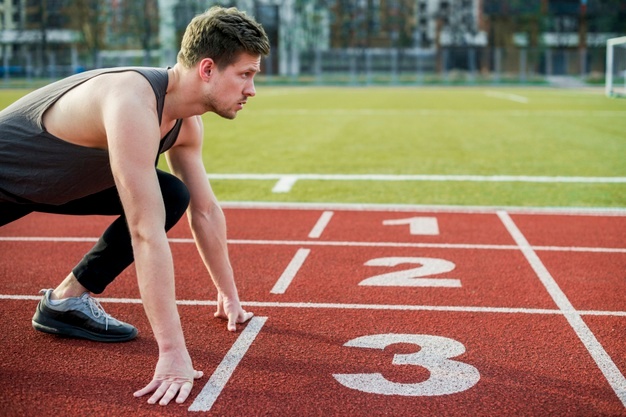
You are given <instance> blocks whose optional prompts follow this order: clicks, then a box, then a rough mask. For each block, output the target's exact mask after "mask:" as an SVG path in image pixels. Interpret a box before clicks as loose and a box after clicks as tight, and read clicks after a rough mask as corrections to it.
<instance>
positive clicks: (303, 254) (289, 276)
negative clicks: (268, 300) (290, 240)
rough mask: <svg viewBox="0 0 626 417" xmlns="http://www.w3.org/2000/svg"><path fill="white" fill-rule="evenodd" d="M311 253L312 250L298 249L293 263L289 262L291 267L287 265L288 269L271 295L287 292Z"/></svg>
mask: <svg viewBox="0 0 626 417" xmlns="http://www.w3.org/2000/svg"><path fill="white" fill-rule="evenodd" d="M309 253H311V249H298V251H297V252H296V254H295V255H294V257H293V259H292V260H291V262H289V265H287V269H285V271H284V272H283V274H282V275H281V276H280V278H278V281H276V284H274V288H272V290H271V291H270V293H272V294H284V293H285V291H287V288H288V287H289V285H290V284H291V281H293V279H294V278H295V277H296V274H297V273H298V271H299V270H300V268H301V267H302V264H304V261H305V260H306V258H307V256H309Z"/></svg>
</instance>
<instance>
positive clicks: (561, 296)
mask: <svg viewBox="0 0 626 417" xmlns="http://www.w3.org/2000/svg"><path fill="white" fill-rule="evenodd" d="M498 217H499V218H500V220H501V221H502V223H503V224H504V226H505V227H506V229H507V230H508V231H509V233H510V234H511V237H513V239H514V240H515V243H516V244H517V245H518V246H519V249H520V250H521V252H522V253H523V254H524V256H525V257H526V260H527V261H528V263H529V264H530V266H531V267H532V268H533V270H534V271H535V273H536V274H537V277H538V278H539V280H540V281H541V283H542V284H543V285H544V287H545V288H546V290H547V291H548V294H550V297H552V300H553V301H554V302H555V303H556V305H557V306H558V308H559V309H560V310H561V311H563V315H564V317H565V318H566V319H567V321H568V322H569V324H570V326H572V329H574V332H575V333H576V335H577V336H578V338H579V339H580V341H581V342H582V343H583V345H584V346H585V348H586V349H587V351H588V352H589V354H590V355H591V357H592V358H593V360H594V361H595V362H596V365H598V368H600V370H601V371H602V373H603V374H604V377H605V378H606V379H607V381H608V383H609V385H611V388H613V391H615V394H617V397H618V398H619V399H620V401H621V402H622V404H623V405H624V407H626V378H625V377H624V375H622V373H621V372H620V370H619V368H618V367H617V365H615V362H613V360H612V359H611V357H610V356H609V354H608V353H606V351H605V350H604V347H603V346H602V344H600V342H598V339H596V337H595V335H594V334H593V332H592V331H591V329H590V328H589V327H588V326H587V324H585V322H584V321H583V319H582V317H581V315H580V313H579V312H577V311H576V310H575V309H574V306H573V305H572V303H571V302H570V301H569V300H568V299H567V296H566V295H565V293H564V292H563V291H562V290H561V288H559V285H558V284H557V282H556V281H555V280H554V278H553V277H552V275H551V274H550V272H549V271H548V269H547V268H546V267H545V265H544V264H543V262H541V259H539V256H537V254H536V253H535V251H534V250H533V248H532V247H531V246H530V244H529V243H528V240H526V238H525V237H524V235H523V234H522V232H521V231H520V230H519V228H518V227H517V225H516V224H515V223H514V222H513V219H511V217H510V216H509V215H508V213H506V212H505V211H500V212H498Z"/></svg>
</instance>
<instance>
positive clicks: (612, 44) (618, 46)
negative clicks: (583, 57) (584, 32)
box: [605, 36, 626, 97]
mask: <svg viewBox="0 0 626 417" xmlns="http://www.w3.org/2000/svg"><path fill="white" fill-rule="evenodd" d="M605 87H606V89H605V91H606V95H607V97H626V36H621V37H619V38H612V39H609V40H607V41H606V77H605Z"/></svg>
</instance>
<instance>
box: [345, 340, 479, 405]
mask: <svg viewBox="0 0 626 417" xmlns="http://www.w3.org/2000/svg"><path fill="white" fill-rule="evenodd" d="M395 343H410V344H415V345H417V346H419V347H420V348H421V349H419V351H418V352H416V353H410V354H395V355H394V357H393V361H392V363H393V364H394V365H416V366H422V367H424V368H426V369H427V370H428V371H430V377H429V378H428V379H427V380H425V381H421V382H415V383H408V384H407V383H397V382H392V381H389V380H387V379H385V377H384V376H383V375H382V374H380V373H369V374H333V377H335V379H336V380H337V381H339V383H341V384H342V385H344V386H346V387H348V388H352V389H355V390H358V391H363V392H367V393H371V394H381V395H402V396H434V395H447V394H454V393H457V392H461V391H465V390H467V389H469V388H471V387H473V386H474V385H475V384H476V383H477V382H478V380H479V379H480V374H479V372H478V370H477V369H476V368H474V367H473V366H472V365H469V364H467V363H463V362H459V361H454V360H451V359H450V358H454V357H456V356H459V355H461V354H463V353H465V346H463V344H462V343H460V342H458V341H456V340H454V339H449V338H447V337H441V336H430V335H423V334H377V335H368V336H362V337H357V338H356V339H352V340H350V341H349V342H347V343H346V344H345V345H344V346H349V347H357V348H365V349H381V350H383V349H385V348H386V347H387V346H390V345H393V344H395Z"/></svg>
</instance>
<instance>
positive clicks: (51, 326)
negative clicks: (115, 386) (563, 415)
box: [0, 7, 269, 405]
mask: <svg viewBox="0 0 626 417" xmlns="http://www.w3.org/2000/svg"><path fill="white" fill-rule="evenodd" d="M268 53H269V42H268V39H267V36H266V34H265V32H264V30H263V28H262V27H261V26H260V25H259V24H258V23H256V22H255V21H254V20H253V19H252V18H250V17H248V16H247V15H246V14H245V13H243V12H240V11H238V10H236V9H234V8H230V9H224V8H219V7H214V8H212V9H209V10H208V11H207V12H205V13H203V14H201V15H199V16H196V17H195V18H194V19H193V20H192V21H191V23H190V24H189V26H188V27H187V30H186V31H185V34H184V36H183V40H182V44H181V50H180V52H179V54H178V60H177V63H176V65H175V66H174V67H173V68H170V69H157V68H111V69H104V70H95V71H89V72H86V73H82V74H78V75H74V76H71V77H69V78H66V79H64V80H61V81H58V82H56V83H53V84H51V85H49V86H46V87H43V88H41V89H39V90H37V91H34V92H32V93H30V94H28V95H26V96H25V97H23V98H22V99H20V100H18V101H17V102H15V103H13V104H12V105H11V106H9V107H7V108H6V109H4V110H3V111H2V112H0V226H1V225H4V224H7V223H9V222H11V221H14V220H16V219H18V218H20V217H23V216H25V215H26V214H28V213H30V212H33V211H40V212H48V213H62V214H116V215H120V217H119V218H117V219H116V220H115V221H114V222H113V223H112V224H111V226H110V227H109V228H108V229H107V230H106V231H105V233H104V234H103V236H102V237H101V238H100V239H99V241H98V242H97V243H96V245H95V246H94V247H93V248H92V249H91V251H90V252H89V253H87V254H86V255H85V257H84V258H83V260H82V261H81V262H80V263H79V264H78V265H77V266H76V267H75V268H74V269H73V270H72V272H71V273H70V274H69V275H68V276H67V277H66V278H65V280H64V281H63V282H62V283H61V284H60V285H59V286H58V287H56V288H55V289H54V290H52V289H50V290H46V291H45V292H44V296H43V299H42V300H41V302H40V303H39V305H38V306H37V311H36V312H35V315H34V316H33V327H34V328H35V329H37V330H40V331H43V332H47V333H54V334H62V335H66V336H74V337H82V338H87V339H91V340H97V341H104V342H116V341H125V340H130V339H132V338H134V337H135V336H136V334H137V330H136V329H135V328H134V327H133V326H131V325H129V324H126V323H124V322H122V321H118V320H116V319H114V318H113V317H111V316H110V315H108V314H107V313H106V312H105V311H104V310H103V309H102V307H101V306H100V304H99V303H98V302H97V301H96V300H95V299H94V298H92V297H91V295H90V293H96V294H99V293H101V292H102V291H104V289H105V288H106V286H107V285H108V284H109V283H110V282H111V281H113V279H114V278H115V277H116V276H117V275H118V274H119V273H120V272H122V271H123V270H124V269H125V268H126V267H127V266H128V265H130V264H131V263H132V262H133V260H134V262H135V268H136V272H137V281H138V285H139V290H140V293H141V299H142V301H143V305H144V309H145V312H146V315H147V317H148V319H149V322H150V325H151V327H152V331H153V333H154V337H155V339H156V341H157V344H158V347H159V358H158V361H157V364H156V370H155V373H154V377H153V379H152V381H151V382H150V383H149V384H148V385H146V386H145V387H144V388H143V389H141V390H139V391H137V392H135V396H137V397H139V396H143V395H145V394H148V393H153V394H152V396H151V397H150V398H149V400H148V402H149V403H151V404H154V403H156V402H159V404H161V405H166V404H168V403H169V402H170V401H171V400H173V399H174V398H175V399H176V402H178V403H182V402H183V401H185V399H186V398H187V397H188V395H189V393H190V391H191V388H192V385H193V380H194V379H196V378H200V377H201V376H202V372H200V371H196V370H194V368H193V365H192V361H191V358H190V356H189V353H188V351H187V348H186V345H185V340H184V336H183V332H182V328H181V323H180V318H179V315H178V311H177V307H176V302H175V293H174V269H173V262H172V255H171V251H170V247H169V244H168V240H167V237H166V231H167V230H169V228H171V227H172V226H173V225H174V224H175V223H176V222H177V221H178V219H179V218H180V217H182V215H183V213H184V212H185V210H187V215H188V218H189V223H190V226H191V229H192V232H193V236H194V239H195V242H196V246H197V248H198V250H199V252H200V255H201V257H202V259H203V261H204V263H205V265H206V266H207V269H208V271H209V273H210V275H211V278H212V280H213V282H214V284H215V286H216V288H217V290H218V300H217V312H216V313H215V316H216V317H220V318H224V319H227V320H228V324H227V328H228V330H230V331H236V324H237V323H244V322H246V321H247V320H249V319H250V318H251V317H252V313H249V312H246V311H245V310H243V308H242V307H241V304H240V301H239V296H238V293H237V288H236V285H235V281H234V277H233V270H232V268H231V265H230V261H229V257H228V251H227V245H226V226H225V220H224V216H223V213H222V211H221V209H220V207H219V205H218V203H217V201H216V198H215V196H214V194H213V192H212V190H211V187H210V185H209V183H208V181H207V178H206V171H205V169H204V166H203V161H202V154H201V149H202V140H203V126H202V120H201V118H200V115H201V114H203V113H205V112H214V113H216V114H218V115H220V116H222V117H225V118H228V119H234V118H235V117H236V115H237V112H238V111H239V110H241V109H242V108H243V106H244V104H245V103H246V101H247V100H248V98H250V97H253V96H254V95H255V89H254V81H253V79H254V76H255V74H256V73H257V72H258V71H259V66H260V60H261V57H262V56H264V55H267V54H268ZM155 98H156V100H155ZM165 151H167V152H166V154H165V156H166V158H167V162H168V165H169V167H170V169H171V171H172V173H173V174H174V175H175V176H174V175H171V174H168V173H165V172H162V171H159V170H157V169H156V168H155V160H156V158H157V157H158V154H159V153H162V152H165Z"/></svg>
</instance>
